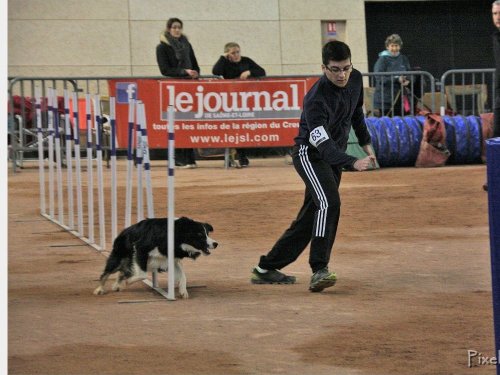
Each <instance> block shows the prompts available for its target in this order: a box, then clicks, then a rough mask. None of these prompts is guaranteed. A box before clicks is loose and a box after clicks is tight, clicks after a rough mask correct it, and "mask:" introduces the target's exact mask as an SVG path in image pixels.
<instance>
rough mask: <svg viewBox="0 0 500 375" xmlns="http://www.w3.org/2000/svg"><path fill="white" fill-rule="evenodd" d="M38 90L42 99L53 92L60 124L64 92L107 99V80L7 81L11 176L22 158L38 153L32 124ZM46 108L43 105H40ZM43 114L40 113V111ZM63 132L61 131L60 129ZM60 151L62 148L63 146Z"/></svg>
mask: <svg viewBox="0 0 500 375" xmlns="http://www.w3.org/2000/svg"><path fill="white" fill-rule="evenodd" d="M37 88H38V89H39V90H40V92H41V95H42V97H44V98H47V92H48V91H49V90H50V89H53V90H55V92H56V95H57V97H58V103H57V104H56V106H57V108H58V113H59V117H60V120H61V119H62V117H63V116H64V104H63V97H64V91H65V90H68V89H71V90H72V91H74V92H76V93H78V94H90V93H92V94H99V95H104V96H107V90H108V88H107V80H106V79H97V80H96V79H93V78H87V77H85V78H61V77H44V78H40V77H18V78H11V79H9V87H8V94H9V113H8V129H9V133H8V134H9V138H10V140H9V141H10V145H9V154H10V158H11V162H12V168H13V170H14V172H15V171H16V169H17V167H22V166H23V161H24V154H25V153H29V152H33V153H37V152H38V137H37V129H36V126H35V125H34V123H35V107H36V103H35V90H36V89H37ZM41 105H42V106H46V105H47V103H42V104H41ZM42 112H43V111H42ZM41 122H42V124H41V125H42V126H41V127H42V133H43V136H42V139H43V143H44V144H43V146H44V147H43V149H44V150H46V149H47V136H48V130H47V123H48V118H47V116H46V115H42V117H41ZM60 130H61V131H62V132H64V129H63V127H61V129H60ZM63 147H64V146H63Z"/></svg>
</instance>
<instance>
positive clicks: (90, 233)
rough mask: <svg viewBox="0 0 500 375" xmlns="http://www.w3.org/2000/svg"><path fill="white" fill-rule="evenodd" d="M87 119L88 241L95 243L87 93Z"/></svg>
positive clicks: (88, 98)
mask: <svg viewBox="0 0 500 375" xmlns="http://www.w3.org/2000/svg"><path fill="white" fill-rule="evenodd" d="M85 119H86V120H87V209H88V218H87V219H88V226H89V230H88V237H87V238H88V241H89V243H91V244H93V243H94V176H93V166H92V114H91V112H90V94H88V93H87V94H86V95H85Z"/></svg>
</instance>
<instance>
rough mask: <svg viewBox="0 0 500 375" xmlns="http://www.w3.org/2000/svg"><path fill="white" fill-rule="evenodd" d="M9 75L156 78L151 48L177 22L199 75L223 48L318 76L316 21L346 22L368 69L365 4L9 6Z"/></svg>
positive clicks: (90, 2) (33, 2)
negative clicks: (229, 45)
mask: <svg viewBox="0 0 500 375" xmlns="http://www.w3.org/2000/svg"><path fill="white" fill-rule="evenodd" d="M8 7H9V8H8V32H9V36H8V68H9V70H8V74H9V76H58V77H59V76H60V77H63V76H129V75H134V76H138V75H146V76H158V75H159V74H160V73H159V70H158V67H157V64H156V56H155V47H156V45H157V44H158V42H159V35H160V33H161V32H162V31H163V30H164V27H165V22H166V20H167V19H168V18H170V17H178V18H180V19H182V20H183V22H184V33H185V35H187V36H188V38H189V39H190V41H191V44H192V45H193V47H194V50H195V53H196V57H197V59H198V63H199V64H200V67H201V73H202V75H209V74H211V70H212V66H213V64H214V63H215V62H216V61H217V59H218V58H219V55H220V54H221V53H222V49H223V46H224V44H225V43H227V42H229V41H235V42H238V43H239V44H240V45H241V48H242V53H243V55H245V56H249V57H251V58H252V59H254V60H255V61H257V62H258V63H259V64H260V65H262V66H263V67H264V68H265V69H266V71H267V73H268V75H282V74H319V73H320V65H321V43H322V42H321V21H322V20H337V21H346V40H345V42H346V43H347V44H349V46H350V47H351V50H352V55H353V63H354V64H355V66H356V67H357V68H358V69H360V70H361V71H367V70H368V68H367V67H368V66H367V61H368V59H367V48H366V37H365V14H364V1H363V0H350V1H346V0H308V1H302V0H253V1H251V2H250V1H248V0H211V1H207V0H191V1H189V2H188V1H179V0H9V3H8Z"/></svg>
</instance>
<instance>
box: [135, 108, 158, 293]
mask: <svg viewBox="0 0 500 375" xmlns="http://www.w3.org/2000/svg"><path fill="white" fill-rule="evenodd" d="M140 108H141V110H140V117H139V123H140V125H141V147H142V157H143V164H144V173H145V175H146V201H147V215H148V216H147V217H148V218H154V217H155V213H154V205H153V188H152V186H151V166H150V163H149V146H148V133H147V122H146V108H145V105H144V103H141V104H140ZM152 279H153V287H154V288H157V287H158V273H157V272H156V270H154V271H153V275H152Z"/></svg>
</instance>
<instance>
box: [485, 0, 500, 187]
mask: <svg viewBox="0 0 500 375" xmlns="http://www.w3.org/2000/svg"><path fill="white" fill-rule="evenodd" d="M491 15H492V17H493V24H494V25H495V27H496V28H497V29H496V30H495V32H494V33H493V56H494V57H495V99H494V100H495V101H494V104H493V138H495V137H500V0H496V1H494V2H493V4H492V5H491ZM483 189H484V190H485V191H488V182H485V183H484V185H483Z"/></svg>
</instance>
